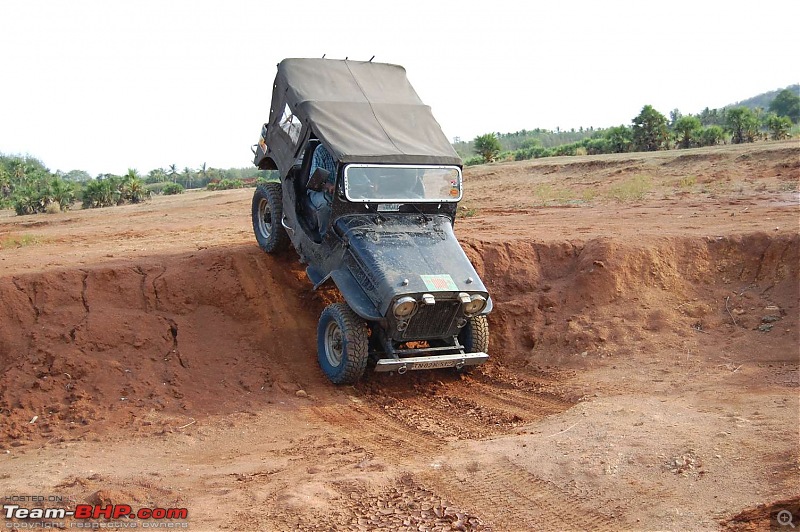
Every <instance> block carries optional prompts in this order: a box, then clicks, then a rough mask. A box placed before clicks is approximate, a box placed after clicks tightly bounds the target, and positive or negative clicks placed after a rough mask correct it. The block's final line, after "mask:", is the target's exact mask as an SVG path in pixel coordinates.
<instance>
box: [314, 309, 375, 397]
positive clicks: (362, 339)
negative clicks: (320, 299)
mask: <svg viewBox="0 0 800 532" xmlns="http://www.w3.org/2000/svg"><path fill="white" fill-rule="evenodd" d="M368 355H369V350H368V336H367V324H366V323H364V320H362V319H361V317H360V316H359V315H358V314H356V313H355V312H353V311H352V309H351V308H350V307H349V306H347V303H334V304H332V305H328V306H327V307H326V308H325V310H323V311H322V315H321V316H320V318H319V325H318V326H317V359H318V360H319V365H320V367H321V368H322V371H323V372H324V373H325V375H326V376H327V377H328V379H330V381H331V382H332V383H334V384H353V383H355V382H356V381H358V379H360V378H361V376H362V375H364V370H365V369H366V367H367V360H368V358H369V356H368Z"/></svg>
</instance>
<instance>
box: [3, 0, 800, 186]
mask: <svg viewBox="0 0 800 532" xmlns="http://www.w3.org/2000/svg"><path fill="white" fill-rule="evenodd" d="M798 20H800V2H798V1H797V0H791V1H789V0H762V1H760V2H752V1H748V2H744V1H739V0H728V1H717V0H693V1H686V0H671V1H669V2H663V1H661V2H658V1H641V0H637V1H615V0H606V1H603V2H600V1H596V0H595V1H582V0H573V1H570V2H566V1H561V2H559V1H552V2H535V1H529V2H514V1H507V0H492V1H485V2H482V1H473V2H466V1H461V2H445V1H440V2H435V1H433V0H427V1H416V0H406V1H402V2H377V1H361V0H358V1H344V0H342V1H336V2H334V1H331V0H329V1H327V2H322V1H316V0H304V1H302V2H271V1H268V0H260V1H237V0H231V1H229V2H220V1H206V0H192V1H184V0H136V1H125V2H122V1H118V0H70V1H64V0H0V21H2V30H1V31H0V65H2V72H3V75H2V76H1V77H0V104H1V105H2V113H0V153H4V154H28V155H32V156H34V157H37V158H39V159H40V160H42V161H43V162H44V163H45V165H46V166H47V167H48V168H50V170H52V171H55V170H62V171H64V172H67V171H70V170H75V169H79V170H86V171H88V172H89V173H90V174H92V175H96V174H99V173H115V174H122V173H125V172H127V169H128V168H135V169H137V170H138V171H139V172H141V173H143V174H145V173H147V172H148V171H150V170H152V169H154V168H167V167H168V166H169V165H171V164H175V165H176V166H177V167H178V168H179V169H183V168H184V167H189V168H193V169H196V168H198V167H200V166H201V165H202V164H203V163H206V165H207V166H208V167H216V168H229V167H237V168H239V167H247V166H250V165H252V154H251V152H250V146H251V145H252V144H254V143H255V142H256V141H257V140H258V135H259V132H260V128H261V124H262V123H263V122H265V121H266V120H267V118H268V114H269V104H270V98H271V87H272V81H273V79H274V77H275V72H276V65H277V63H278V62H280V61H281V60H282V59H284V58H286V57H321V56H322V55H323V54H326V57H328V58H334V59H343V58H345V57H348V58H350V59H353V60H368V59H369V58H370V57H372V56H375V59H374V60H375V61H380V62H386V63H394V64H400V65H403V66H404V67H405V68H406V71H407V74H408V77H409V80H410V81H411V83H412V85H413V86H414V88H415V89H416V91H417V93H418V94H419V95H420V97H421V98H422V100H423V101H424V102H425V103H426V104H428V105H430V106H431V108H432V110H433V114H434V116H435V117H436V119H437V120H438V121H439V123H440V124H441V126H442V129H443V131H444V133H445V135H447V137H448V138H450V139H453V138H455V137H460V138H461V139H462V140H470V139H472V138H474V137H475V136H476V135H480V134H484V133H488V132H503V133H505V132H513V131H518V130H520V129H534V128H537V127H540V128H545V129H555V128H556V127H560V128H561V129H570V128H576V129H577V128H578V127H581V126H583V127H589V126H593V127H595V128H598V127H610V126H615V125H620V124H630V122H631V120H632V119H633V117H635V116H636V115H637V114H638V113H639V111H640V110H641V108H642V107H643V106H644V105H646V104H650V105H652V106H654V107H655V108H656V109H657V110H659V111H660V112H661V113H663V114H664V115H667V116H668V114H669V112H670V111H671V110H672V109H675V108H677V109H680V110H681V112H683V113H684V114H687V113H697V112H699V111H701V110H702V109H703V108H705V107H711V108H715V107H722V106H725V105H728V104H731V103H735V102H738V101H740V100H744V99H746V98H749V97H751V96H755V95H757V94H760V93H762V92H766V91H769V90H774V89H778V88H783V87H786V86H788V85H790V84H793V83H797V82H798V80H799V79H800V61H799V60H798V57H800V53H798V43H797V39H796V32H795V31H794V28H795V27H796V23H797V21H798Z"/></svg>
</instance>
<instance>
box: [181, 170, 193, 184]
mask: <svg viewBox="0 0 800 532" xmlns="http://www.w3.org/2000/svg"><path fill="white" fill-rule="evenodd" d="M192 172H193V170H192V169H191V168H189V167H188V166H184V167H183V178H184V182H185V183H186V188H192Z"/></svg>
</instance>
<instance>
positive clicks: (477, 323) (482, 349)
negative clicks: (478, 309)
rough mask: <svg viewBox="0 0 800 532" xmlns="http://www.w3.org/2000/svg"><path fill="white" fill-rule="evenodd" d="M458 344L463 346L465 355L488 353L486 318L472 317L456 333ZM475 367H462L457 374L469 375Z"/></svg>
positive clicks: (487, 323)
mask: <svg viewBox="0 0 800 532" xmlns="http://www.w3.org/2000/svg"><path fill="white" fill-rule="evenodd" d="M458 343H460V344H461V345H463V346H464V352H465V353H488V352H489V320H487V319H486V316H474V317H472V318H470V319H468V320H467V324H466V325H464V328H463V329H461V331H460V332H459V333H458ZM473 367H475V366H463V367H462V368H460V369H458V372H459V373H470V372H471V371H472V368H473Z"/></svg>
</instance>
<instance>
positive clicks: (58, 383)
mask: <svg viewBox="0 0 800 532" xmlns="http://www.w3.org/2000/svg"><path fill="white" fill-rule="evenodd" d="M289 262H293V261H289ZM269 267H271V268H270V269H268V268H269ZM301 274H302V271H299V270H298V268H297V267H296V266H295V265H294V264H289V263H286V262H284V263H281V262H272V263H270V264H267V263H265V261H264V259H263V257H262V256H261V255H260V253H259V251H258V250H257V249H253V248H252V247H248V248H243V249H232V250H228V251H226V252H224V253H221V252H206V253H198V254H190V255H185V256H177V257H163V258H161V259H159V260H150V261H141V262H137V263H135V264H133V265H124V266H109V267H102V268H94V269H85V270H70V271H61V272H48V273H44V274H33V275H21V276H17V277H13V278H3V279H1V280H0V297H2V300H3V301H4V306H3V309H2V311H0V314H1V316H0V320H1V321H2V323H4V325H5V326H4V327H3V328H2V330H0V354H2V356H1V357H0V369H1V371H2V376H0V398H1V399H0V408H1V409H2V415H3V417H4V418H5V420H6V421H7V422H6V423H3V434H2V436H3V437H5V438H11V439H13V440H14V441H16V442H21V441H24V440H26V439H28V438H31V437H34V436H39V437H41V438H45V439H56V440H57V439H60V438H68V439H72V438H78V437H83V436H85V435H86V434H85V433H86V432H87V431H96V430H100V429H101V428H102V427H104V426H105V425H109V426H107V427H105V428H106V429H109V428H112V427H117V428H124V429H125V430H128V431H136V430H137V429H139V428H141V427H142V426H149V425H152V424H154V423H157V424H161V425H163V426H164V427H165V428H168V427H170V426H178V425H182V424H184V423H186V422H190V421H191V419H192V417H193V416H197V415H206V414H211V413H224V412H228V411H230V410H232V409H235V410H237V411H240V410H246V409H248V408H250V407H252V404H253V402H254V401H258V402H259V403H261V402H263V401H265V400H266V401H267V402H268V401H269V400H270V392H271V390H272V388H273V386H275V384H276V382H275V379H274V378H273V373H274V369H273V367H272V365H273V363H274V361H273V360H271V359H273V358H278V359H281V358H283V357H277V356H273V355H275V354H276V353H287V352H293V351H295V350H298V349H299V350H302V351H305V352H309V351H310V350H311V348H312V345H313V342H312V341H309V340H308V338H309V331H313V330H314V326H315V321H316V317H315V312H314V311H313V310H312V311H311V312H309V311H308V306H309V302H310V305H311V307H312V308H313V307H314V303H313V301H314V300H315V299H316V298H315V297H314V296H311V295H309V294H308V292H307V291H304V288H305V287H304V286H303V285H302V284H301V281H300V280H299V277H300V275H301ZM279 384H280V383H279ZM34 417H36V419H34Z"/></svg>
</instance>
